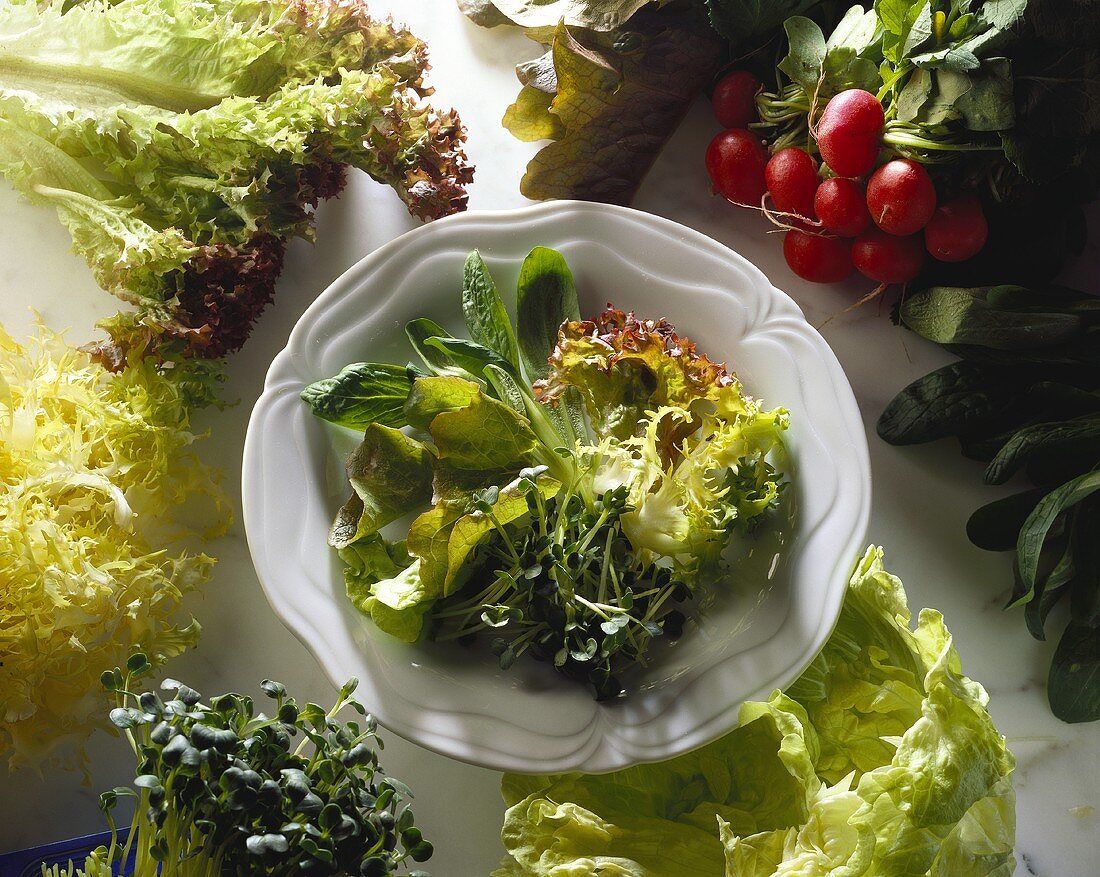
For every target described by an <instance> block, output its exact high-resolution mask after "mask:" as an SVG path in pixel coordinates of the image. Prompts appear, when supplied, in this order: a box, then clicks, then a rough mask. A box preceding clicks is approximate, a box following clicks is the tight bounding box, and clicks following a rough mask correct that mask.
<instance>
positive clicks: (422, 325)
mask: <svg viewBox="0 0 1100 877" xmlns="http://www.w3.org/2000/svg"><path fill="white" fill-rule="evenodd" d="M405 334H406V335H408V336H409V342H410V343H411V344H412V346H413V349H414V350H415V351H416V353H417V355H418V356H419V357H420V358H421V359H422V360H423V361H424V365H426V366H427V367H428V368H429V369H431V370H432V371H433V372H434V373H436V374H440V373H442V372H446V371H448V370H449V369H452V368H453V367H454V360H452V359H451V358H450V357H449V356H448V355H447V353H446V351H444V350H442V349H440V348H438V347H433V346H430V345H428V344H427V343H426V342H427V340H428V339H429V338H449V337H451V333H450V332H448V331H447V330H446V329H444V328H443V327H442V326H440V325H439V323H437V322H435V320H429V319H428V318H427V317H420V318H418V319H416V320H411V321H409V322H408V323H406V324H405Z"/></svg>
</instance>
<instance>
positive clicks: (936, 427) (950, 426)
mask: <svg viewBox="0 0 1100 877" xmlns="http://www.w3.org/2000/svg"><path fill="white" fill-rule="evenodd" d="M1017 392H1018V388H1017V387H1016V386H1015V385H1014V383H1013V382H1011V381H1005V382H996V381H991V380H990V377H989V375H988V374H987V373H986V372H985V371H984V370H982V369H980V368H978V367H975V366H972V365H970V364H968V363H965V362H954V363H951V364H950V365H945V366H944V367H943V368H940V369H937V370H936V371H934V372H931V373H930V374H927V375H925V376H924V377H922V378H918V379H917V380H915V381H913V383H911V384H910V385H909V386H908V387H906V388H905V389H904V390H902V391H901V392H900V393H898V394H897V395H896V396H895V397H894V398H893V400H892V401H891V402H890V404H889V405H887V406H886V410H885V411H883V412H882V415H881V416H880V417H879V421H878V434H879V436H881V437H882V438H883V439H885V440H886V441H888V442H889V443H890V444H892V445H909V444H917V443H920V442H928V441H934V440H935V439H939V438H944V437H946V436H949V435H955V434H957V433H962V432H966V431H968V430H973V429H975V428H977V427H980V426H982V425H984V424H987V423H989V422H990V421H991V420H992V419H993V418H994V417H995V416H997V415H999V414H1001V413H1002V412H1003V411H1004V410H1005V409H1006V407H1008V406H1010V405H1011V404H1013V402H1014V400H1015V394H1016V393H1017Z"/></svg>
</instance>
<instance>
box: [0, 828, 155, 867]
mask: <svg viewBox="0 0 1100 877" xmlns="http://www.w3.org/2000/svg"><path fill="white" fill-rule="evenodd" d="M118 837H119V840H120V841H123V842H125V840H126V832H124V831H120V832H119V835H118ZM110 842H111V832H109V831H105V832H103V833H102V834H86V835H84V837H74V838H70V839H69V840H59V841H56V842H55V843H51V844H43V845H42V846H40V847H32V848H31V849H27V850H17V851H16V852H14V853H4V854H3V855H0V877H42V866H43V865H46V866H47V867H49V866H50V865H62V866H64V865H67V864H68V863H69V861H70V860H72V861H73V863H74V864H76V865H78V866H79V865H80V864H81V863H82V862H83V861H84V857H85V856H87V855H88V853H90V852H91V851H92V850H94V849H95V848H96V847H101V846H106V845H107V844H109V843H110ZM115 873H116V874H118V875H119V877H131V875H133V873H134V863H133V861H129V862H127V863H126V867H125V868H119V867H116V868H115Z"/></svg>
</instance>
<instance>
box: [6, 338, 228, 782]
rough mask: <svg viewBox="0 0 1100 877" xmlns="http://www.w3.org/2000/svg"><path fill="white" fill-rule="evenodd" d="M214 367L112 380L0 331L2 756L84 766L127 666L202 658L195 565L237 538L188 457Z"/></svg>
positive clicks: (50, 342) (149, 366) (200, 572)
mask: <svg viewBox="0 0 1100 877" xmlns="http://www.w3.org/2000/svg"><path fill="white" fill-rule="evenodd" d="M216 378H217V370H216V369H215V368H214V367H213V366H212V365H211V364H204V363H199V362H188V363H181V364H179V365H177V366H176V367H175V368H172V369H165V370H158V368H157V367H156V366H155V365H154V364H153V363H152V362H149V361H145V362H132V363H130V364H127V365H126V366H125V367H124V368H122V369H121V370H120V371H119V372H118V373H117V374H112V373H110V372H108V371H106V370H105V369H103V368H102V367H101V366H99V365H97V364H95V363H93V362H91V361H89V359H88V358H87V357H86V356H85V355H84V354H82V353H80V352H78V351H76V350H74V349H72V348H71V347H69V346H68V345H66V344H65V343H64V341H63V340H62V339H61V337H60V336H57V335H54V334H52V333H49V332H48V331H46V330H45V329H44V328H43V329H40V330H39V334H38V337H37V338H35V339H34V340H32V341H31V342H30V343H29V344H27V345H26V346H23V345H19V344H17V343H16V342H15V341H14V340H12V338H11V337H10V336H8V335H7V333H5V332H4V331H3V330H2V329H0V581H2V582H3V587H0V655H2V656H3V657H2V658H0V754H3V755H4V756H5V757H6V759H7V761H8V763H9V765H10V766H11V767H12V768H15V767H19V766H21V765H33V766H41V765H44V764H50V763H54V764H60V765H64V766H73V765H79V766H82V767H83V766H84V764H85V756H84V754H83V743H84V741H85V740H86V739H87V737H88V735H89V734H90V733H91V732H92V730H94V729H95V728H97V727H101V726H102V722H100V721H99V720H98V718H97V716H98V714H99V713H100V712H101V711H102V706H103V702H102V700H100V699H97V698H95V697H94V696H91V695H92V694H93V693H94V692H95V691H96V690H97V689H96V680H97V679H98V678H99V674H100V672H101V671H102V670H103V668H104V667H110V666H113V665H114V664H117V663H122V662H125V660H126V658H127V657H128V656H129V655H130V654H131V652H133V651H143V652H145V653H146V654H147V655H148V656H149V668H150V669H153V668H156V667H160V666H161V665H162V664H163V663H164V662H165V661H166V660H167V659H168V658H171V657H173V656H175V655H177V654H179V653H180V652H182V651H184V650H185V649H187V648H188V647H190V646H192V645H194V643H195V641H196V639H197V637H198V634H199V626H198V624H197V623H196V622H195V621H194V620H188V619H186V618H181V617H180V615H179V608H180V602H181V599H182V597H183V596H184V595H185V594H187V593H188V592H191V591H193V590H194V589H195V588H196V587H198V586H199V585H200V584H202V582H203V581H205V580H206V578H207V576H208V575H209V573H210V568H211V566H212V565H213V559H212V558H210V557H207V556H206V555H205V554H196V553H193V552H192V551H190V550H188V543H189V541H191V539H189V537H193V536H195V535H198V534H195V533H194V532H193V531H192V530H191V529H190V527H189V526H185V524H184V522H185V521H191V522H192V523H194V522H198V521H205V522H206V523H207V524H208V525H209V529H208V530H207V531H206V532H205V533H203V534H202V535H205V536H210V537H213V536H216V535H219V534H220V533H222V532H223V531H224V529H225V528H226V527H227V526H228V523H229V521H228V518H229V513H228V511H227V509H226V500H225V497H224V495H223V493H222V491H221V489H220V487H219V486H218V480H217V477H216V475H215V473H214V472H212V471H211V470H210V469H209V468H207V467H206V466H205V465H203V464H202V463H201V462H200V461H199V460H198V458H196V457H195V456H194V455H193V453H191V451H190V450H189V447H190V445H191V444H192V443H193V442H194V441H195V439H196V436H195V435H194V434H193V433H192V432H191V428H190V423H189V419H190V410H191V407H192V405H194V404H195V403H196V402H197V401H202V400H207V399H209V398H210V397H211V396H212V395H213V384H214V383H215V382H216Z"/></svg>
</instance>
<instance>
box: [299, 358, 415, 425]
mask: <svg viewBox="0 0 1100 877" xmlns="http://www.w3.org/2000/svg"><path fill="white" fill-rule="evenodd" d="M409 383H410V378H409V370H408V369H407V368H403V367H402V366H397V365H385V364H380V363H371V362H355V363H352V364H351V365H349V366H346V367H345V368H344V369H343V370H342V371H341V372H340V374H338V375H336V377H334V378H326V379H325V380H323V381H317V382H316V383H314V384H310V385H309V386H308V387H306V388H305V389H304V390H302V400H303V401H304V402H305V403H306V404H307V405H309V407H310V409H311V410H312V411H313V413H314V414H316V415H317V416H318V417H320V418H322V419H323V420H328V421H330V422H332V423H335V424H338V425H339V426H347V427H350V428H351V429H364V428H365V427H366V426H367V424H369V423H379V424H381V425H382V426H393V427H401V426H404V425H405V412H404V406H405V399H406V398H407V397H408V395H409Z"/></svg>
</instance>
